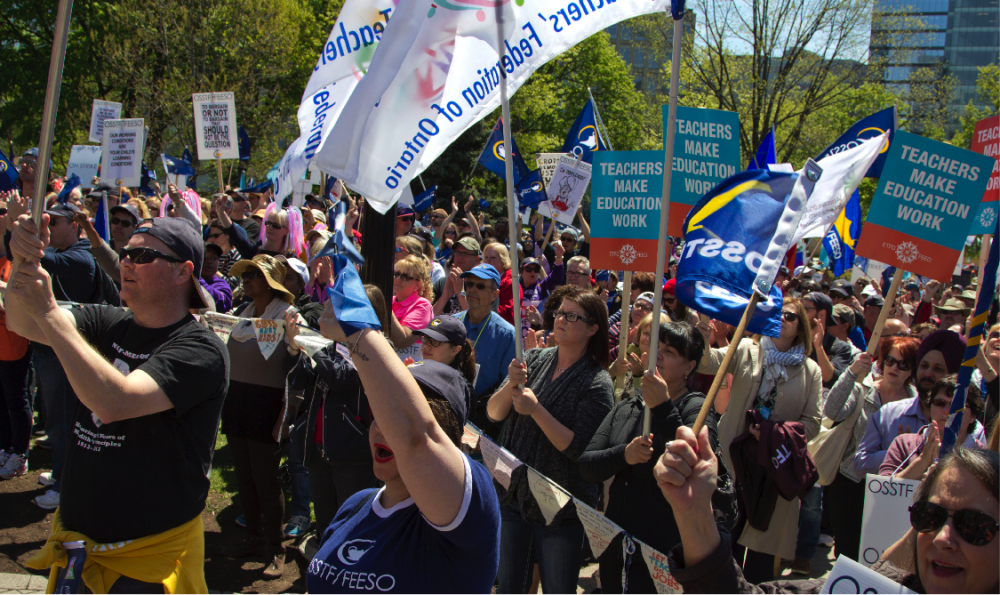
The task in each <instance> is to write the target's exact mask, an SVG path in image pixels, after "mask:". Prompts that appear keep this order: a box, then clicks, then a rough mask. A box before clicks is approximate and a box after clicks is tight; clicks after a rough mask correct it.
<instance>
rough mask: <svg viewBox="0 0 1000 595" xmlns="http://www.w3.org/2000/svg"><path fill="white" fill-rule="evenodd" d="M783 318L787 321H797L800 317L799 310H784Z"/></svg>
mask: <svg viewBox="0 0 1000 595" xmlns="http://www.w3.org/2000/svg"><path fill="white" fill-rule="evenodd" d="M781 318H782V319H783V320H784V321H785V322H796V321H797V320H798V319H799V313H798V312H782V313H781Z"/></svg>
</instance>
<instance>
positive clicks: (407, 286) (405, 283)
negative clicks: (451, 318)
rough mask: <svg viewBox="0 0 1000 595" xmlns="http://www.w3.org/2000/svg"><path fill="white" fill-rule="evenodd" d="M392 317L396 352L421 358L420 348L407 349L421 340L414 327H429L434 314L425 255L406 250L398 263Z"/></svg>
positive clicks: (432, 291)
mask: <svg viewBox="0 0 1000 595" xmlns="http://www.w3.org/2000/svg"><path fill="white" fill-rule="evenodd" d="M392 294H393V295H392V320H391V322H390V324H391V331H390V338H391V339H392V342H393V344H394V345H395V347H396V352H397V353H400V354H403V353H406V354H407V356H409V357H413V358H414V359H418V358H417V356H418V355H419V353H420V352H419V350H415V351H413V353H409V352H407V351H406V350H407V349H408V348H409V347H410V346H412V345H413V344H414V343H417V342H419V341H420V336H419V335H417V334H416V333H415V332H414V331H417V330H421V329H425V328H427V325H428V324H430V322H431V319H433V318H434V306H433V305H431V302H430V299H431V298H432V297H434V285H433V284H432V283H431V275H430V267H429V266H428V264H427V259H426V258H424V256H423V255H420V256H414V255H413V254H407V255H406V256H405V257H403V258H402V259H401V260H399V261H398V262H397V263H396V267H395V272H394V273H393V278H392Z"/></svg>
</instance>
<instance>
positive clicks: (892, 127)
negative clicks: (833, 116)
mask: <svg viewBox="0 0 1000 595" xmlns="http://www.w3.org/2000/svg"><path fill="white" fill-rule="evenodd" d="M896 127H897V124H896V107H895V106H893V107H890V108H886V109H884V110H882V111H880V112H877V113H874V114H872V115H870V116H868V117H867V118H864V119H863V120H860V121H859V122H857V123H855V124H854V126H851V127H850V128H848V129H847V132H845V133H844V134H841V135H840V138H838V139H837V140H835V141H833V144H831V145H830V146H829V147H827V148H825V149H823V152H822V153H820V154H819V156H818V157H816V161H819V160H820V159H822V158H824V157H826V156H827V155H833V154H836V153H840V152H841V151H846V150H847V149H853V148H854V147H856V146H858V145H859V144H860V143H859V142H858V141H862V140H868V139H870V138H875V137H876V136H879V135H881V134H882V133H884V132H885V131H887V130H888V131H889V142H887V143H886V145H885V147H883V148H882V152H881V153H879V156H878V158H876V159H875V161H874V163H872V164H871V167H869V168H868V173H866V174H865V177H866V178H879V177H881V176H882V168H883V167H884V166H885V159H886V157H887V156H888V155H889V145H891V144H892V139H893V137H894V136H896Z"/></svg>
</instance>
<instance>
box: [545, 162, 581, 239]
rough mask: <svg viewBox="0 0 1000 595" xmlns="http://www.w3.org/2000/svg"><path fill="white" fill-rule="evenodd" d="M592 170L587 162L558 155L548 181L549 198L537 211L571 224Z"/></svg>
mask: <svg viewBox="0 0 1000 595" xmlns="http://www.w3.org/2000/svg"><path fill="white" fill-rule="evenodd" d="M592 170H593V167H591V165H590V164H589V163H584V162H583V161H577V159H576V158H574V157H568V156H566V155H562V156H560V157H559V163H558V164H557V165H556V171H555V173H553V174H552V180H550V181H549V185H548V189H547V193H548V196H549V200H547V201H545V202H543V203H542V204H540V205H538V211H539V212H540V213H542V214H544V215H547V216H548V217H552V218H554V219H556V220H557V221H559V222H560V223H565V224H566V225H572V224H573V220H574V219H575V218H576V212H577V210H578V209H579V208H580V201H582V200H583V195H584V194H585V193H586V192H587V185H588V184H590V174H591V171H592Z"/></svg>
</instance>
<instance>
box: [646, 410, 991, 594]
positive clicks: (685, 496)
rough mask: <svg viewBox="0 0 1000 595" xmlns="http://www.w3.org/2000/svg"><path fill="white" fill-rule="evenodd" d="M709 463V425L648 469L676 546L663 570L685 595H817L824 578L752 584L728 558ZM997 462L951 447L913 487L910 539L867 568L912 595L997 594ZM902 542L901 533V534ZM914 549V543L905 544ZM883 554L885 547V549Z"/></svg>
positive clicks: (682, 433)
mask: <svg viewBox="0 0 1000 595" xmlns="http://www.w3.org/2000/svg"><path fill="white" fill-rule="evenodd" d="M717 465H718V463H717V461H716V458H715V457H714V456H713V455H712V451H711V449H710V448H709V441H708V428H703V429H702V431H701V434H700V435H699V436H697V438H696V437H695V435H694V433H693V432H692V431H691V430H690V429H689V428H687V427H681V428H679V429H678V430H677V437H676V439H675V440H673V441H672V442H670V443H669V444H668V445H667V452H665V453H664V455H663V457H661V458H660V461H659V462H658V463H657V465H656V468H655V470H654V474H655V475H656V479H657V483H658V484H659V486H660V489H661V490H662V491H663V495H664V497H666V499H667V501H668V502H669V503H670V506H671V508H673V511H674V519H675V520H676V521H677V526H678V528H679V529H680V535H681V545H680V546H679V547H675V548H674V549H673V550H672V551H670V552H669V553H668V554H667V561H668V563H669V565H670V572H671V574H673V576H674V578H675V579H677V581H678V582H679V583H680V584H681V587H683V588H684V591H685V592H688V593H820V592H821V591H822V590H823V588H824V587H825V586H826V579H825V578H820V579H811V580H802V581H785V580H783V581H775V582H772V583H766V584H763V585H752V584H750V583H749V582H747V580H746V579H745V578H744V576H743V573H742V572H740V570H739V567H738V566H737V565H736V564H735V563H734V561H733V554H732V550H731V549H730V546H729V543H728V542H729V538H728V536H724V535H722V534H720V533H719V531H718V529H717V528H716V526H715V519H714V518H713V516H712V508H711V507H710V506H706V504H707V503H708V502H709V497H710V496H711V494H712V492H713V491H714V490H715V487H716V483H715V476H716V470H717ZM998 498H1000V458H998V456H997V453H995V452H993V451H988V450H979V449H966V448H962V447H958V448H956V449H955V450H954V451H952V452H951V453H949V454H948V456H946V457H944V458H943V459H941V461H940V462H939V463H938V464H937V466H936V467H935V468H934V469H933V470H932V471H931V472H930V473H929V474H928V475H927V478H926V479H924V481H923V482H922V483H921V484H920V487H919V488H918V489H917V494H916V498H915V501H914V503H913V504H912V505H911V506H910V526H911V527H912V531H911V532H910V535H913V534H915V536H916V538H915V539H913V540H912V541H903V542H901V543H897V544H896V545H895V546H893V547H892V548H890V549H899V550H901V551H899V552H898V554H899V555H893V556H892V560H894V561H895V562H893V561H890V560H889V559H886V558H887V557H888V556H887V555H883V558H882V559H881V560H879V561H878V562H876V563H875V564H873V565H872V566H871V569H872V570H873V571H875V572H877V573H879V574H881V575H882V576H884V577H886V578H888V579H890V580H892V581H894V582H896V583H898V584H899V585H901V586H903V587H906V588H907V589H910V590H912V591H915V592H917V593H996V592H997V591H998V590H1000V565H998V564H997V560H998V556H1000V540H998V539H997V533H998V531H1000V526H998V524H997V516H998V515H997V511H998V510H1000V500H998ZM900 537H902V536H900ZM911 544H913V545H911ZM887 553H888V550H887Z"/></svg>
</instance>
